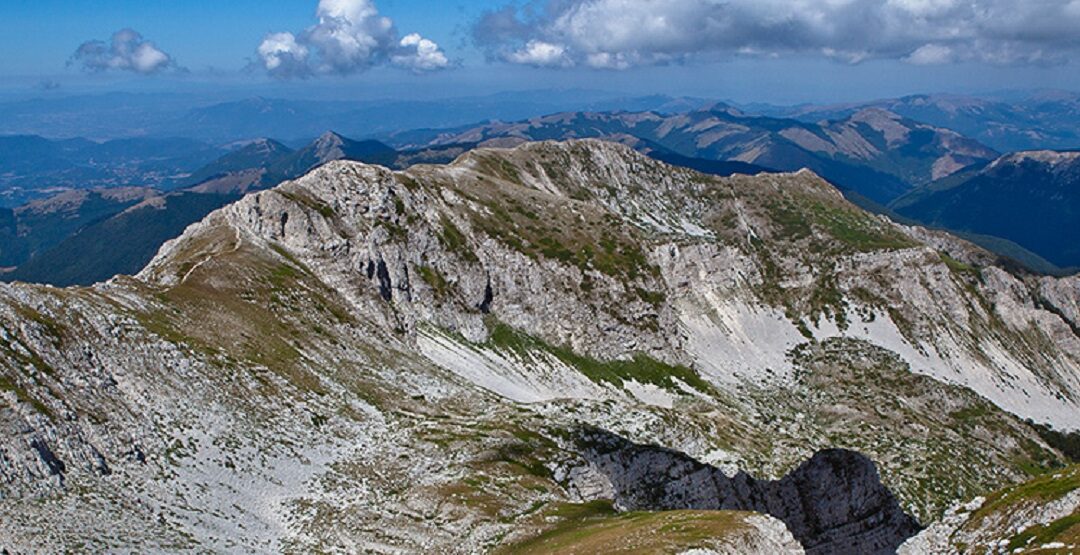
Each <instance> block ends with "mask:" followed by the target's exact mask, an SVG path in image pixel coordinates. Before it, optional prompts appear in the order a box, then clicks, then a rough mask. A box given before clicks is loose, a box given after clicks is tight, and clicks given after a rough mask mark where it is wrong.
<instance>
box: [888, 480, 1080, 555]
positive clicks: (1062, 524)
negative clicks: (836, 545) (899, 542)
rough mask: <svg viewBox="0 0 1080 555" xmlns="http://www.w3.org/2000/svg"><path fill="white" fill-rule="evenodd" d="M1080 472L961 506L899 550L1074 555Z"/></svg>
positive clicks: (1079, 542) (1079, 523) (1079, 538)
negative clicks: (1064, 554)
mask: <svg viewBox="0 0 1080 555" xmlns="http://www.w3.org/2000/svg"><path fill="white" fill-rule="evenodd" d="M1077 549H1080V468H1078V467H1076V466H1073V467H1069V468H1066V469H1063V470H1061V471H1058V472H1054V473H1052V474H1049V475H1046V476H1041V477H1039V478H1037V479H1035V480H1032V481H1030V482H1025V483H1023V484H1018V485H1015V486H1012V487H1009V488H1006V489H1003V490H1001V491H997V492H994V493H992V494H990V495H989V496H987V497H979V498H976V499H974V500H972V501H970V502H968V503H964V504H958V505H957V506H956V507H953V508H952V509H950V510H949V512H948V513H947V514H946V515H945V517H944V518H943V519H942V520H941V521H940V522H938V523H937V524H935V525H934V526H931V527H930V528H927V529H926V530H924V531H923V532H922V533H920V534H918V535H917V536H915V537H913V538H911V539H910V540H908V541H907V542H905V543H904V545H903V546H901V548H900V553H902V554H905V555H907V554H912V555H914V554H919V553H947V552H958V553H1075V552H1076V550H1077Z"/></svg>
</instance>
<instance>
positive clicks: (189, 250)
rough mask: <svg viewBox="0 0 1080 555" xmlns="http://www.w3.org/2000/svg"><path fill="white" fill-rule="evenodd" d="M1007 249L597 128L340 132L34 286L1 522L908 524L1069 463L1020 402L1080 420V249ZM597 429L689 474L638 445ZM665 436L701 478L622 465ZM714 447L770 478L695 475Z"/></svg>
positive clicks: (5, 387) (797, 527)
mask: <svg viewBox="0 0 1080 555" xmlns="http://www.w3.org/2000/svg"><path fill="white" fill-rule="evenodd" d="M992 260H993V257H991V256H989V255H988V254H987V253H985V252H984V251H981V250H979V249H977V248H975V247H973V246H971V245H969V244H966V243H963V242H960V241H957V240H955V239H952V238H950V237H948V236H946V235H943V234H936V233H931V232H927V231H925V230H920V229H909V228H904V227H901V226H897V225H895V224H892V223H891V222H889V221H887V220H885V219H882V218H879V217H876V216H871V215H869V214H867V213H865V212H863V211H861V210H859V209H857V208H855V207H854V206H852V205H851V204H849V203H848V202H847V201H845V200H844V199H843V197H842V196H841V195H840V194H839V193H838V192H837V191H836V190H835V189H834V188H833V187H831V186H830V185H828V184H827V183H825V182H824V181H822V180H821V179H820V178H818V177H816V176H814V175H813V174H811V173H809V172H800V173H797V174H774V175H768V174H763V175H759V176H756V177H749V176H735V177H730V178H719V177H713V176H706V175H702V174H698V173H695V172H693V171H690V170H684V169H678V168H672V167H670V166H666V165H664V164H662V163H659V162H656V161H653V160H650V159H648V158H646V157H644V156H641V155H639V154H637V153H635V152H634V151H632V150H630V149H629V148H627V147H624V146H620V145H617V144H612V143H604V142H595V141H582V142H570V143H537V144H528V145H524V146H521V147H518V148H515V149H513V150H479V151H474V152H471V153H469V154H466V155H464V156H463V157H462V158H460V159H459V160H458V161H456V162H455V163H453V164H451V165H448V166H415V167H413V168H412V169H410V170H407V171H404V172H392V171H390V170H387V169H384V168H380V167H376V166H368V165H363V164H358V163H351V162H334V163H331V164H328V165H325V166H323V167H321V168H319V169H317V170H315V171H313V172H312V173H310V174H308V175H307V176H305V177H303V178H300V179H298V180H296V181H293V182H288V183H285V184H283V185H281V186H279V187H277V188H275V189H272V190H269V191H264V192H260V193H256V194H252V195H249V196H247V197H245V198H244V199H242V200H240V201H239V202H237V203H235V204H232V205H230V206H227V207H225V208H223V209H221V210H218V211H215V212H214V213H212V214H211V215H209V216H208V217H207V218H206V219H205V220H203V221H202V222H200V223H197V224H195V225H193V226H191V227H190V228H188V230H187V231H186V232H185V233H184V234H183V236H181V237H180V238H179V239H177V240H174V241H171V242H169V243H167V244H166V245H165V247H163V248H162V250H161V251H160V252H159V254H158V256H157V257H156V258H155V259H154V260H153V261H152V262H151V263H150V264H149V265H148V266H147V267H146V269H145V270H143V271H142V272H141V273H140V274H139V275H138V276H136V277H134V278H126V277H124V278H117V279H115V280H112V281H111V282H109V283H107V284H102V285H98V286H94V287H91V288H81V289H55V288H51V287H43V286H31V285H24V284H14V285H2V286H0V379H2V381H0V390H2V392H0V400H2V404H0V430H2V434H0V523H2V524H0V547H8V548H14V549H17V550H34V549H41V548H43V547H44V548H49V547H56V548H59V546H65V547H68V548H76V549H78V548H82V549H86V550H95V551H100V550H108V549H120V550H123V549H134V550H152V549H166V550H179V549H209V550H229V551H251V552H261V551H289V552H310V551H314V550H342V551H363V550H371V551H378V552H420V551H426V552H430V551H450V552H475V551H488V550H494V549H507V550H513V549H514V548H515V546H524V547H529V546H533V547H534V548H535V547H536V546H537V545H541V546H542V545H545V544H544V543H543V542H548V541H551V542H559V543H558V545H570V546H571V548H572V549H578V550H579V551H581V550H585V551H587V550H588V546H590V545H593V546H595V545H598V544H596V543H590V542H597V541H604V538H611V537H623V538H629V539H633V538H644V537H646V536H650V534H649V533H648V530H653V529H656V528H664V527H665V526H667V525H668V524H672V523H675V524H677V526H675V528H677V529H679V530H683V531H685V534H683V535H677V534H676V535H673V536H672V539H671V541H673V542H675V543H672V544H670V545H673V546H678V547H679V548H680V549H681V548H687V549H692V548H701V549H706V548H707V549H712V550H713V551H717V552H724V549H728V550H729V551H732V550H733V551H735V552H746V551H749V550H750V549H751V548H754V549H758V548H760V549H759V550H760V551H761V552H777V546H789V545H790V542H789V537H787V536H785V535H784V534H777V533H775V532H776V526H775V523H776V522H777V521H776V520H771V519H770V518H769V517H765V516H753V517H751V516H748V515H746V514H745V513H731V512H725V511H720V512H705V513H700V512H694V511H691V512H689V513H666V512H648V511H657V510H661V511H663V510H667V509H738V510H755V511H759V512H763V513H767V514H769V515H772V516H773V517H775V518H778V519H780V520H781V521H783V522H785V523H786V524H787V528H788V529H789V531H790V533H791V534H792V535H793V536H794V537H795V538H798V539H799V541H800V542H802V545H803V547H805V548H807V549H808V550H810V551H813V550H814V549H815V548H819V549H820V546H822V545H850V546H855V548H857V549H858V548H863V549H864V550H868V551H872V550H879V549H886V548H887V547H888V546H895V545H897V544H898V543H899V541H901V540H903V539H905V538H906V536H907V535H910V534H912V533H914V531H915V529H916V528H917V526H918V524H917V523H922V524H930V523H933V522H936V521H937V520H939V518H940V516H941V515H942V513H943V512H944V511H945V509H946V508H948V507H950V506H951V505H953V504H954V503H955V502H957V501H961V500H966V499H970V498H972V497H974V496H976V495H981V494H985V493H986V492H989V491H992V490H994V489H996V488H999V487H1002V486H1005V485H1008V484H1011V483H1016V482H1018V481H1020V480H1023V479H1026V478H1027V477H1029V476H1031V475H1033V474H1039V473H1042V472H1045V471H1047V470H1051V469H1053V468H1056V467H1060V465H1062V464H1063V457H1062V455H1061V454H1060V453H1058V452H1057V451H1055V450H1054V449H1053V448H1052V447H1050V446H1048V445H1047V444H1046V443H1044V442H1043V441H1042V440H1041V439H1040V438H1039V436H1038V435H1037V434H1036V433H1035V432H1034V431H1033V430H1032V429H1031V427H1029V426H1028V425H1027V424H1025V423H1023V422H1022V421H1021V420H1020V419H1019V418H1017V416H1023V417H1030V418H1033V419H1035V420H1038V421H1041V422H1048V423H1051V424H1053V425H1054V426H1056V427H1057V428H1060V429H1077V428H1080V420H1078V418H1080V417H1078V415H1080V411H1078V410H1077V408H1078V407H1077V399H1078V394H1080V384H1078V379H1080V378H1078V376H1080V371H1078V364H1080V362H1078V361H1080V337H1078V336H1077V334H1076V332H1075V329H1076V328H1077V321H1078V317H1080V308H1078V306H1080V303H1078V299H1080V282H1078V281H1077V279H1076V278H1070V279H1055V278H1036V277H1030V276H1024V275H1013V274H1010V273H1008V272H1006V271H1005V270H1002V269H1000V268H997V267H994V266H989V265H987V264H989V262H990V261H992ZM598 430H599V431H601V432H602V433H603V434H605V435H604V437H608V438H612V437H614V438H617V439H615V440H613V441H616V442H617V443H620V444H634V445H637V446H638V447H636V448H635V449H638V448H640V449H645V450H646V452H653V451H654V450H655V452H663V453H665V454H666V455H665V456H666V457H669V458H668V459H667V460H668V461H669V462H670V461H677V465H678V466H679V468H683V469H685V472H682V473H681V474H679V473H677V474H675V475H671V476H670V479H666V480H665V479H661V478H660V476H662V474H661V473H658V472H657V467H652V466H648V465H647V466H645V467H640V466H637V465H630V466H627V465H625V464H622V463H620V464H615V465H613V464H612V463H611V459H610V457H609V458H607V459H605V458H604V457H603V456H597V455H598V453H600V454H601V455H602V454H603V452H601V451H598V450H597V449H596V448H595V446H596V442H595V441H590V438H595V434H596V433H597V431H598ZM622 442H629V443H622ZM835 449H846V450H850V451H857V452H859V453H862V455H863V456H865V457H866V458H861V456H859V455H855V454H851V455H850V461H853V462H851V463H850V464H848V463H836V462H835V461H836V460H837V459H836V457H837V453H847V451H835ZM819 452H822V453H819ZM815 454H817V455H816V456H815ZM845 457H847V455H845ZM823 460H824V461H833V462H830V463H828V464H824V465H823V464H821V461H823ZM807 461H810V462H807ZM871 461H872V463H871ZM804 463H805V464H804ZM665 464H667V463H665ZM800 465H802V466H800ZM669 466H670V465H669ZM875 467H876V468H875ZM634 468H637V469H639V470H635V471H634V472H638V471H641V469H642V468H644V470H643V472H644V473H645V475H648V476H652V477H654V478H651V479H655V480H658V482H657V487H662V488H663V490H662V491H664V492H666V493H664V494H663V495H660V496H658V497H657V496H655V495H653V494H652V493H650V494H649V495H646V496H644V497H643V496H642V495H639V493H638V492H635V491H634V490H632V489H631V490H627V489H625V488H623V489H621V490H620V489H619V488H618V487H616V486H618V485H619V484H627V483H629V482H627V479H628V477H629V476H631V475H632V474H628V473H627V469H634ZM829 469H833V470H829ZM837 469H840V470H837ZM740 471H741V472H743V473H744V474H741V475H740V474H739V472H740ZM680 472H681V471H680ZM703 473H706V474H709V475H711V476H713V482H714V483H715V484H717V487H718V488H719V487H722V486H720V484H724V483H727V482H725V481H723V480H721V476H734V478H732V480H734V482H732V483H741V484H744V485H746V487H747V488H749V490H748V491H749V492H750V493H749V494H747V495H743V496H741V497H740V496H736V497H725V494H723V493H722V492H721V490H717V492H718V493H717V495H715V496H713V497H711V498H708V497H702V498H700V499H699V501H700V502H698V501H695V503H686V504H685V505H682V504H681V503H682V501H680V499H681V500H683V501H685V499H686V498H685V495H681V494H680V492H681V491H684V489H683V488H684V487H685V486H684V485H680V484H686V483H690V482H686V480H694V479H697V478H695V476H704V475H706V474H703ZM791 473H794V474H791ZM788 474H791V476H793V477H792V478H783V476H785V475H788ZM748 475H752V476H754V479H750V478H749V476H748ZM680 476H681V478H680ZM740 476H741V477H740ZM770 480H778V481H777V482H770ZM830 480H833V482H830ZM831 483H842V484H845V485H846V486H848V487H846V489H845V488H832V487H828V485H827V484H831ZM613 488H614V489H613ZM837 489H839V490H840V492H839V493H838V492H837V491H836V490H837ZM694 491H695V492H696V491H699V490H697V489H696V488H694ZM725 499H728V500H729V501H725ZM604 500H607V501H609V502H611V501H614V503H615V506H616V507H617V508H619V509H623V510H625V509H642V510H645V511H646V512H644V513H617V512H612V511H611V509H610V505H607V506H606V507H608V508H604V507H605V505H603V504H602V503H601V502H602V501H604ZM598 503H600V504H599V505H598ZM853 505H854V506H857V507H859V510H853V509H852V506H853ZM867 510H869V513H867V512H865V511H867ZM868 514H871V515H876V516H869V517H868V516H867V515H868ZM748 518H749V519H751V520H750V521H748V520H747V519H748ZM666 519H675V520H666ZM748 522H749V524H748ZM799 523H802V524H799ZM671 528H672V526H667V528H664V529H666V530H667V529H671ZM751 529H752V530H756V532H751V533H749V535H748V533H747V532H746V531H747V530H751ZM100 530H108V531H109V532H108V534H102V533H100V532H99V531H100ZM676 536H677V537H676ZM724 538H727V539H726V540H725V539H724ZM676 540H678V541H676ZM579 541H580V542H584V543H575V542H579ZM637 541H639V540H634V541H633V542H631V543H630V544H627V545H629V547H633V546H634V545H639V544H637V543H635V542H637ZM640 541H644V540H640ZM535 542H541V543H539V544H537V543H535ZM732 542H734V543H732ZM552 545H554V544H552ZM724 545H726V546H727V547H724ZM733 545H734V546H735V547H732V546H733ZM755 546H756V547H755ZM784 549H787V547H784ZM571 552H573V551H571Z"/></svg>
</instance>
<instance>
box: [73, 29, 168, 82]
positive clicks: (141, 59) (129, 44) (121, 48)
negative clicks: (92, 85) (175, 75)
mask: <svg viewBox="0 0 1080 555" xmlns="http://www.w3.org/2000/svg"><path fill="white" fill-rule="evenodd" d="M73 64H77V65H81V66H82V67H83V69H86V70H89V71H107V70H120V71H131V72H135V73H141V74H151V73H157V72H159V71H162V70H165V69H170V68H171V69H177V65H176V62H175V61H174V60H173V58H172V56H170V55H168V54H167V53H165V52H164V51H162V50H161V49H159V48H158V47H157V46H155V45H154V43H152V42H150V41H148V40H146V39H144V38H143V36H142V35H141V34H139V32H138V31H135V30H133V29H121V30H119V31H117V32H115V33H113V36H112V39H111V41H110V42H109V43H108V44H106V43H105V41H100V40H92V41H87V42H84V43H82V44H81V45H79V48H78V49H77V50H75V54H73V55H72V57H71V60H70V61H69V62H68V65H73Z"/></svg>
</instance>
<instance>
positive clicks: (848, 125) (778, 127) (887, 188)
mask: <svg viewBox="0 0 1080 555" xmlns="http://www.w3.org/2000/svg"><path fill="white" fill-rule="evenodd" d="M623 137H633V138H636V139H640V140H643V141H647V142H648V143H650V144H652V145H656V146H657V147H659V148H662V149H664V150H667V151H669V152H671V153H674V154H678V155H680V156H684V157H688V158H697V159H704V160H722V161H736V162H743V163H748V164H753V165H755V166H758V167H764V168H771V169H773V170H780V171H795V170H799V169H802V168H809V169H811V170H813V171H814V172H816V173H818V174H819V175H821V176H822V177H825V178H826V179H828V180H829V181H831V182H833V183H834V184H836V185H837V186H838V187H839V188H840V189H841V190H844V191H845V192H847V193H852V194H853V195H852V196H854V197H856V198H863V199H869V200H870V201H871V202H872V203H878V204H886V203H888V202H890V201H892V200H893V199H895V198H897V197H899V196H901V195H903V194H905V193H906V192H908V191H910V190H912V189H913V188H915V187H917V186H919V185H923V184H926V183H930V182H932V181H934V180H936V179H940V178H942V177H947V176H949V175H951V174H953V173H955V172H957V171H959V170H961V169H963V168H965V167H967V166H970V165H973V164H978V163H980V162H986V161H989V160H992V159H994V158H996V157H997V153H996V152H995V151H994V150H992V149H990V148H988V147H986V146H984V145H982V144H980V143H978V142H977V141H974V140H971V139H967V138H965V137H963V136H961V135H960V134H958V133H956V132H954V131H950V130H947V129H942V128H937V127H933V126H929V125H926V124H922V123H919V122H916V121H913V120H909V119H906V118H903V117H901V116H899V115H896V114H893V113H891V112H887V111H883V110H877V109H867V110H862V111H859V112H857V113H855V114H852V115H850V116H848V117H847V118H845V119H843V120H837V121H829V122H823V123H819V124H818V123H806V122H803V121H798V120H794V119H781V118H768V117H762V116H754V115H748V114H745V113H742V112H740V111H738V110H736V109H734V108H731V107H729V106H726V105H714V106H710V107H708V108H705V109H701V110H695V111H691V112H688V113H685V114H677V115H670V116H669V115H663V114H660V113H656V112H617V113H597V112H571V113H562V114H555V115H551V116H546V117H540V118H533V119H530V120H525V121H520V122H513V123H501V122H495V123H489V124H485V125H481V126H476V127H470V128H460V129H455V130H452V131H443V132H436V131H431V132H413V133H407V134H400V135H397V136H393V137H391V138H390V139H391V140H394V141H398V142H399V143H402V144H404V145H407V146H408V147H411V148H419V147H424V146H427V147H431V146H440V145H451V144H462V143H471V144H480V145H485V144H492V143H493V142H495V141H499V142H498V143H495V144H505V143H506V140H507V139H516V140H518V141H536V140H547V139H560V140H561V139H573V138H607V139H615V140H620V139H621V138H623Z"/></svg>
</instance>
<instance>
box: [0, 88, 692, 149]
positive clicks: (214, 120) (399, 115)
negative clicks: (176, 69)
mask: <svg viewBox="0 0 1080 555" xmlns="http://www.w3.org/2000/svg"><path fill="white" fill-rule="evenodd" d="M709 102H710V101H708V100H704V99H698V98H689V97H672V96H665V95H646V96H633V95H626V94H625V93H620V92H606V91H594V90H582V89H571V90H562V89H560V90H534V91H515V92H505V93H497V94H492V95H485V96H472V97H461V98H449V99H440V100H410V99H381V100H347V101H341V100H289V99H282V98H266V97H249V98H241V99H222V98H220V97H207V96H193V95H182V94H127V93H112V94H107V95H93V96H72V97H61V98H40V99H34V100H22V101H15V102H4V103H0V135H3V134H24V135H26V134H34V135H43V136H47V137H92V138H95V139H115V138H138V137H188V138H191V139H194V140H198V141H203V142H210V143H229V142H233V141H237V140H245V139H251V138H252V137H277V138H279V139H282V140H284V141H285V142H286V143H288V144H293V142H294V141H302V140H303V139H304V138H310V137H314V136H316V135H318V134H320V133H322V132H323V131H325V130H327V129H336V130H339V131H341V132H342V133H344V134H346V135H349V136H355V137H365V136H372V135H375V134H379V133H391V132H396V131H403V130H407V129H416V128H421V127H425V128H443V127H454V126H460V125H467V124H472V123H475V122H481V121H487V120H490V119H501V120H515V119H522V118H527V117H531V116H535V115H537V114H549V113H552V112H560V111H567V110H592V111H609V110H634V111H645V110H656V111H660V112H663V113H676V112H683V111H687V110H692V109H695V108H698V107H701V106H703V105H706V104H708V103H709ZM294 146H295V145H294Z"/></svg>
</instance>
